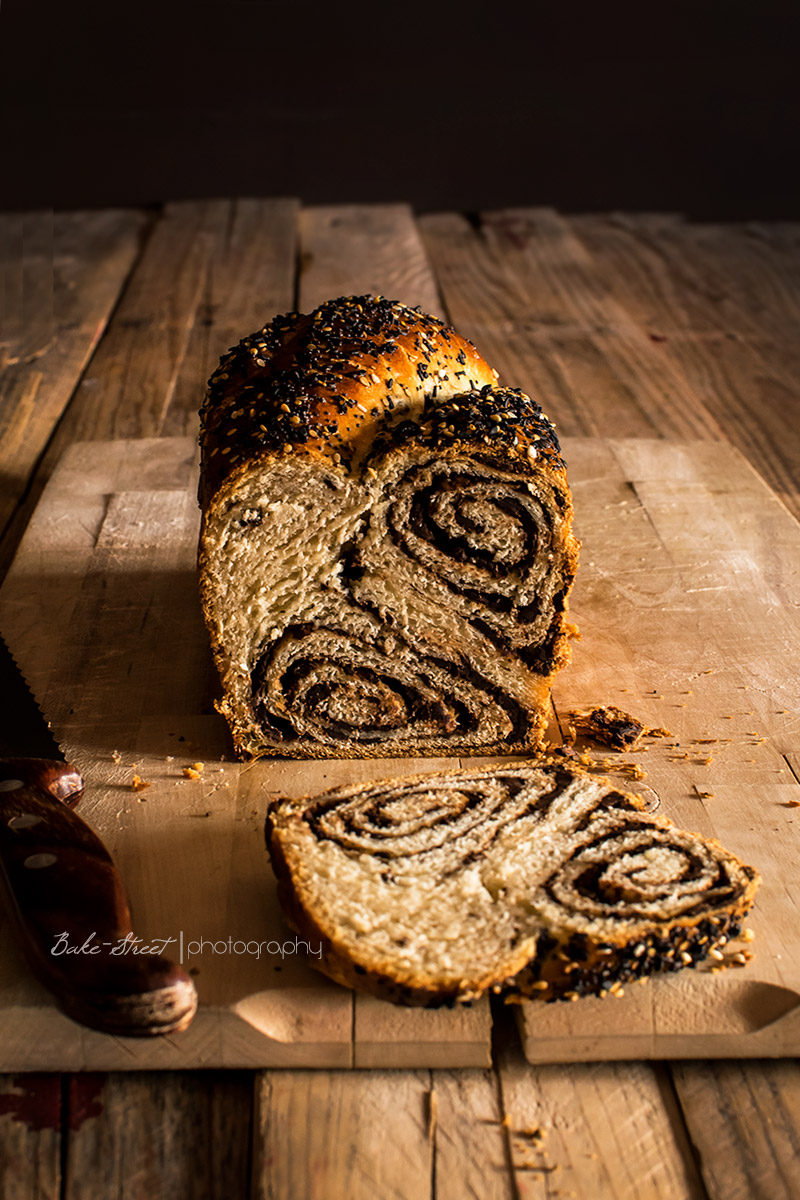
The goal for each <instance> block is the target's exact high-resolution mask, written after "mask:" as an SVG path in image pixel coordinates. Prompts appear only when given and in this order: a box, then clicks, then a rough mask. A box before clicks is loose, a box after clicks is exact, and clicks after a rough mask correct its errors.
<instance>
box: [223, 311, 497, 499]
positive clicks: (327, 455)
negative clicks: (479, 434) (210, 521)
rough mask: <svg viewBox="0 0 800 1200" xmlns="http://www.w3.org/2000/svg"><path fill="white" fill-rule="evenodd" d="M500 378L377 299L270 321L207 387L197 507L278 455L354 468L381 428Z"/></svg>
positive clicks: (465, 349)
mask: <svg viewBox="0 0 800 1200" xmlns="http://www.w3.org/2000/svg"><path fill="white" fill-rule="evenodd" d="M497 378H498V375H497V371H495V370H493V368H492V367H490V366H489V364H488V363H487V362H486V361H485V359H484V358H483V357H482V356H481V355H480V354H479V353H478V351H477V350H476V349H475V347H474V346H473V344H472V342H470V341H468V340H467V339H466V338H462V337H461V336H460V335H459V334H457V333H456V332H455V330H454V329H451V328H450V327H449V326H447V325H445V324H444V322H442V321H439V320H438V319H437V318H436V317H432V316H429V315H428V314H426V313H423V312H421V311H420V310H419V309H414V308H408V307H407V306H406V305H404V304H400V303H399V302H397V301H391V300H386V299H384V298H383V297H381V296H377V297H373V296H340V297H339V298H338V299H336V300H329V301H327V303H325V304H322V305H320V307H319V308H317V309H315V310H314V312H312V313H307V314H306V313H298V312H291V313H287V314H286V315H285V316H281V317H276V318H275V320H274V321H272V322H270V323H269V324H268V325H265V326H264V327H263V329H261V330H259V331H258V332H257V333H254V334H252V335H251V336H250V337H246V338H244V339H243V340H242V341H241V342H240V343H239V344H238V346H234V347H232V348H231V349H230V350H229V351H228V353H227V354H225V355H223V357H222V358H221V360H220V364H219V367H218V368H217V370H216V371H215V372H214V374H213V375H212V376H211V378H210V380H209V383H208V391H207V393H206V397H205V401H204V403H203V407H202V409H201V411H200V445H201V452H202V458H201V468H200V488H199V499H200V505H201V508H203V509H204V510H205V509H207V508H208V506H209V505H210V504H211V503H212V501H213V498H214V496H215V495H216V493H217V492H218V491H219V490H220V488H221V487H222V485H223V483H225V482H226V481H227V480H229V479H230V478H231V477H232V476H233V477H235V475H236V474H237V472H241V471H242V470H243V469H247V468H248V467H250V466H252V465H254V464H257V463H259V462H263V463H265V464H266V463H268V462H269V460H270V459H271V458H272V457H273V456H274V455H276V454H277V455H286V454H307V453H312V454H319V455H322V456H323V457H324V459H325V460H326V462H327V463H330V462H333V463H337V464H338V463H340V462H344V463H346V464H347V465H352V463H353V462H354V460H357V459H358V458H359V457H363V455H364V453H365V452H366V451H367V450H369V448H370V447H371V445H372V442H373V440H374V438H375V436H376V435H377V434H378V433H379V432H380V431H381V430H383V429H384V428H385V426H386V423H387V420H389V421H392V422H396V421H397V420H398V419H402V418H403V417H406V416H418V415H419V414H420V413H421V412H422V409H423V407H424V404H425V402H426V400H427V399H429V398H432V399H433V400H436V399H437V397H438V396H439V394H456V393H459V392H467V391H470V390H477V389H480V388H482V387H484V386H485V385H487V384H489V385H493V384H494V383H495V382H496V381H497Z"/></svg>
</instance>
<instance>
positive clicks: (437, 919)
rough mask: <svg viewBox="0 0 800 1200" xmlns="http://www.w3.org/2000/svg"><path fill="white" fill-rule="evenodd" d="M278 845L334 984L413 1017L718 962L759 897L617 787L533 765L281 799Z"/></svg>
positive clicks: (292, 903) (278, 865)
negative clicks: (425, 1009) (419, 1010)
mask: <svg viewBox="0 0 800 1200" xmlns="http://www.w3.org/2000/svg"><path fill="white" fill-rule="evenodd" d="M267 837H268V844H269V847H270V853H271V855H272V861H273V865H274V866H275V869H276V872H277V874H278V878H279V882H280V894H281V896H282V898H283V900H284V902H285V903H286V904H287V907H288V910H289V912H290V914H291V916H292V919H293V921H294V922H295V924H296V925H297V927H298V928H300V929H306V930H307V931H309V932H312V931H313V932H316V933H317V935H318V936H321V937H322V938H323V940H324V941H325V945H326V952H325V961H324V963H323V964H321V965H322V967H323V969H324V970H328V971H329V973H331V974H332V975H333V977H334V978H336V979H339V980H340V981H342V982H346V983H350V984H355V986H365V985H366V986H368V990H371V991H373V992H375V994H378V995H385V996H388V997H389V998H391V999H396V1000H397V999H399V1000H401V1001H402V1002H404V1003H425V1004H436V1003H447V1002H450V1001H451V1000H452V999H454V998H474V997H475V996H476V995H480V994H481V992H482V991H485V990H486V989H487V988H488V987H495V988H496V989H497V990H500V989H501V988H509V989H511V990H513V991H516V992H517V993H519V994H522V995H535V996H540V997H542V998H545V999H557V998H559V997H566V998H568V999H577V998H578V996H579V995H585V994H589V993H600V994H604V993H605V992H607V991H608V990H609V989H613V988H614V987H619V986H620V985H621V983H622V982H624V981H625V980H628V979H643V978H644V977H645V976H647V975H649V974H652V973H654V972H656V971H675V970H682V969H683V968H684V967H687V966H692V965H694V964H696V963H698V962H700V961H702V960H703V959H704V958H705V957H707V956H708V955H709V953H711V954H713V955H714V956H715V957H717V958H719V957H721V955H720V952H719V949H718V946H720V945H723V944H725V941H726V939H727V938H728V937H731V936H735V933H736V932H737V930H738V929H739V927H740V922H741V920H742V918H743V916H744V914H745V913H746V912H747V910H748V909H749V907H750V906H751V904H752V902H753V898H754V896H755V892H756V889H757V887H758V882H759V880H758V874H757V872H756V871H755V870H754V869H753V868H752V867H748V866H746V865H745V864H744V863H742V862H741V861H740V860H739V859H737V858H736V857H735V856H734V855H732V854H730V853H728V851H726V850H725V849H723V847H722V846H721V845H720V844H719V843H718V842H716V841H708V840H705V839H703V838H701V837H700V836H699V835H698V834H693V833H685V832H683V831H681V830H680V829H677V828H676V827H675V826H673V825H672V824H671V823H670V822H669V821H667V820H666V819H665V818H663V817H658V816H654V815H652V814H649V813H647V812H645V811H644V809H643V807H642V804H641V801H640V800H639V799H638V798H637V797H635V796H630V795H626V794H624V793H621V792H618V791H617V790H616V789H615V788H614V787H613V786H612V785H611V784H610V783H609V782H608V781H607V780H603V779H598V778H597V777H595V776H591V775H588V774H583V773H581V772H579V771H577V770H573V769H568V768H560V767H558V768H556V767H552V766H549V767H548V766H541V765H535V764H533V763H531V762H524V763H512V764H509V765H508V766H504V767H488V768H476V769H468V768H462V769H460V770H455V771H448V772H440V773H436V774H431V775H424V776H421V775H420V776H413V777H407V778H405V779H394V780H386V781H382V782H378V783H366V784H358V785H355V786H351V787H345V788H339V789H336V790H335V791H331V792H328V793H326V794H325V795H322V796H319V797H316V798H311V799H305V800H300V799H299V800H289V799H283V800H276V801H274V802H273V803H272V804H271V805H270V809H269V812H268V816H267Z"/></svg>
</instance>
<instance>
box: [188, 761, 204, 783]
mask: <svg viewBox="0 0 800 1200" xmlns="http://www.w3.org/2000/svg"><path fill="white" fill-rule="evenodd" d="M204 769H205V763H201V762H196V763H192V765H191V766H190V767H184V768H183V774H184V776H185V778H186V779H199V778H200V776H201V775H202V774H203V771H204Z"/></svg>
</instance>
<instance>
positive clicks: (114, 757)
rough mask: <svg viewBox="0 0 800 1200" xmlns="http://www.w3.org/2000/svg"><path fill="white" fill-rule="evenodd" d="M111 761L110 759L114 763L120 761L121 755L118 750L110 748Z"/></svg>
mask: <svg viewBox="0 0 800 1200" xmlns="http://www.w3.org/2000/svg"><path fill="white" fill-rule="evenodd" d="M111 761H112V762H114V763H121V762H122V755H121V754H120V752H119V750H112V751H111Z"/></svg>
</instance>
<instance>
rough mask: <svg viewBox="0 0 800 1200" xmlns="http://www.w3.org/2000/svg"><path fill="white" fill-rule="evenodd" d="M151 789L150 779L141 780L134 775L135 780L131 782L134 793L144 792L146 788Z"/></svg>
mask: <svg viewBox="0 0 800 1200" xmlns="http://www.w3.org/2000/svg"><path fill="white" fill-rule="evenodd" d="M149 787H150V780H149V779H140V778H139V776H138V775H134V777H133V780H132V782H131V788H132V789H133V791H134V792H142V791H144V789H145V788H149Z"/></svg>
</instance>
